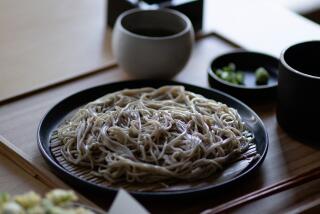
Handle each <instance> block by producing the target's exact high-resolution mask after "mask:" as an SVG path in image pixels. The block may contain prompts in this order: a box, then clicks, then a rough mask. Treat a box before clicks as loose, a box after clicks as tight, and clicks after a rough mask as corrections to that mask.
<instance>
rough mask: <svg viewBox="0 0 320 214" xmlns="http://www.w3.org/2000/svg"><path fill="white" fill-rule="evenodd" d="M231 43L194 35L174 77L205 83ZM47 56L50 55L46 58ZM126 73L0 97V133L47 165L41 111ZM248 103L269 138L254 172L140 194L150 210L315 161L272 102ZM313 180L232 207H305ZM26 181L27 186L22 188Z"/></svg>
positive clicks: (209, 201)
mask: <svg viewBox="0 0 320 214" xmlns="http://www.w3.org/2000/svg"><path fill="white" fill-rule="evenodd" d="M233 49H234V47H233V46H230V44H229V43H226V42H224V41H222V40H220V39H219V38H216V37H213V36H208V37H206V38H203V39H201V40H199V41H197V43H196V44H195V47H194V52H193V54H192V57H191V59H190V62H189V63H188V64H187V66H186V67H185V68H184V69H183V71H182V72H181V73H179V74H178V75H177V76H176V77H175V78H174V80H177V81H181V82H187V83H191V84H194V85H198V86H202V87H209V85H208V82H207V76H206V70H207V67H208V64H209V62H210V60H212V59H213V58H214V57H216V56H217V55H219V54H222V53H225V52H227V51H230V50H233ZM43 60H46V59H43ZM47 60H48V61H50V58H48V59H47ZM128 79H132V77H130V76H128V75H126V74H125V73H124V72H123V71H122V70H121V69H120V68H118V67H112V68H110V69H108V70H104V71H101V72H96V73H93V74H91V75H87V76H85V77H81V78H78V79H75V80H73V81H69V82H67V83H62V84H59V85H56V86H52V87H50V88H47V89H45V90H42V91H38V92H37V93H33V94H30V95H28V96H25V97H22V98H20V99H16V100H12V101H8V102H5V103H3V104H2V105H1V106H0V134H1V135H3V136H4V137H5V138H7V139H8V140H9V141H10V142H11V143H12V144H14V145H15V146H17V147H18V148H19V149H20V150H21V151H22V152H23V153H24V154H26V155H28V157H30V160H31V162H32V163H33V164H35V165H40V166H42V167H46V168H47V165H46V163H45V162H44V160H43V158H42V157H41V155H40V153H39V151H38V149H37V146H36V131H37V126H38V124H39V121H40V120H41V118H42V117H43V115H44V114H45V112H47V111H48V110H49V109H50V108H51V107H52V106H53V105H54V104H55V103H56V102H58V101H60V100H61V99H63V98H64V97H66V96H68V95H70V94H73V93H75V92H77V91H79V90H82V89H86V88H88V87H91V86H96V85H99V84H105V83H109V82H115V81H120V80H128ZM252 107H253V109H254V110H255V111H256V112H257V114H258V115H259V116H260V117H261V118H262V120H263V122H264V124H265V126H266V129H267V131H268V134H269V138H270V147H269V151H268V154H267V157H266V159H265V161H264V163H263V164H262V166H261V167H260V168H259V169H258V170H257V171H256V172H255V173H254V174H252V175H250V176H249V177H247V178H246V179H245V180H242V181H241V182H240V183H238V184H236V185H233V186H230V187H228V188H226V189H225V190H224V191H220V192H216V193H212V194H210V195H206V196H205V197H199V198H192V199H183V200H179V199H177V200H174V201H172V200H171V201H164V200H162V201H151V200H144V201H141V203H142V204H143V205H144V206H145V207H146V208H147V209H149V210H150V211H152V212H154V213H165V212H166V211H168V210H170V211H171V212H174V213H197V212H200V211H203V210H205V209H207V208H210V207H213V206H215V205H218V204H221V203H224V202H227V201H229V200H231V199H234V198H237V197H239V196H241V195H243V194H246V193H249V192H252V191H254V190H257V189H259V188H262V187H265V186H268V185H271V184H273V183H275V182H277V181H280V180H282V179H284V178H287V177H289V176H292V175H296V174H298V173H301V172H303V171H305V170H307V169H311V168H313V167H316V166H319V165H320V161H319V160H320V151H319V148H316V147H315V146H312V145H308V144H303V143H301V142H299V141H296V140H294V139H292V138H291V137H290V136H288V135H287V134H286V133H285V132H284V131H283V130H282V129H281V128H280V127H279V126H278V124H277V121H276V117H275V104H274V103H268V104H264V105H254V106H252ZM1 158H2V157H0V161H1V160H2V159H1ZM12 167H13V166H12ZM9 168H11V166H9ZM1 175H2V174H0V176H1ZM62 179H63V178H62ZM0 182H1V183H0V191H2V190H7V189H6V188H4V186H6V185H7V184H12V183H14V182H15V181H14V180H11V179H10V176H8V177H6V176H2V177H0ZM27 185H28V184H27ZM319 186H320V181H319V179H318V180H316V181H314V182H310V183H308V184H305V185H302V186H300V187H296V188H292V189H290V190H288V191H285V192H281V193H279V194H276V195H273V196H271V197H268V198H266V199H262V200H258V201H256V202H253V203H250V204H248V205H246V206H243V207H240V208H237V209H236V210H234V212H235V213H257V212H258V211H259V212H268V213H271V212H277V213H278V212H283V211H292V210H297V209H300V210H308V209H309V208H310V207H313V209H315V208H314V207H315V205H314V203H313V202H314V201H315V199H319V198H320V188H319ZM31 187H32V186H30V187H29V186H27V187H26V188H31ZM83 194H84V195H85V196H87V197H88V198H89V199H91V200H92V201H94V202H96V203H97V204H98V205H100V206H102V207H104V208H107V207H108V206H109V205H110V203H111V202H112V198H110V197H103V198H101V197H97V196H95V195H92V194H89V193H86V192H83ZM257 209H258V211H257ZM316 209H317V208H316Z"/></svg>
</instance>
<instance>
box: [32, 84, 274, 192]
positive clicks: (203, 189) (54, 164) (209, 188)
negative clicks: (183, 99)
mask: <svg viewBox="0 0 320 214" xmlns="http://www.w3.org/2000/svg"><path fill="white" fill-rule="evenodd" d="M153 81H157V82H158V83H159V82H160V84H161V85H162V83H164V84H163V85H168V84H176V85H182V86H187V87H194V88H198V89H200V90H206V91H208V92H211V93H215V94H219V95H222V96H223V97H227V98H228V99H231V100H232V101H233V102H235V103H238V104H240V105H242V106H243V107H244V108H246V109H247V110H248V111H250V113H251V114H252V115H253V116H254V118H255V119H257V121H258V123H260V124H261V128H262V130H263V132H264V137H265V139H266V141H265V148H264V150H263V152H262V154H260V158H259V160H257V161H256V162H254V163H253V164H252V165H251V166H248V169H246V171H245V172H244V173H240V174H238V175H237V176H235V177H232V178H230V179H228V180H226V181H223V182H221V183H218V184H213V185H208V186H204V187H199V188H194V189H193V188H191V189H186V190H177V191H157V192H152V191H150V192H139V191H128V192H129V193H130V194H132V195H134V196H137V197H162V196H167V197H169V196H182V195H190V194H197V193H202V192H206V191H213V190H214V189H219V188H222V187H224V186H226V185H231V184H232V183H235V182H236V181H238V180H240V179H242V178H243V177H246V176H248V175H249V174H251V173H252V172H254V171H255V170H256V169H258V167H259V166H260V165H261V164H262V163H263V161H264V159H265V157H266V155H267V152H268V148H269V136H268V132H267V130H266V128H265V125H264V123H263V121H262V120H261V118H260V117H259V116H258V115H257V114H256V112H255V111H254V110H253V109H251V108H250V107H249V106H248V105H246V104H245V103H243V102H242V101H240V100H238V99H237V98H235V97H233V96H231V95H229V94H227V93H225V92H222V91H219V90H217V89H212V88H205V87H202V86H197V85H193V84H189V83H185V82H179V81H175V80H147V79H140V80H125V81H115V82H110V83H106V84H100V85H96V86H93V87H88V88H85V89H82V90H80V91H77V92H75V93H72V94H70V95H68V96H66V97H64V98H62V99H61V100H60V101H58V102H57V103H55V104H54V105H53V106H52V107H51V108H50V109H49V110H48V111H47V112H46V113H45V114H44V116H43V117H42V118H41V120H40V122H39V125H38V128H37V145H38V149H39V150H40V153H41V155H42V157H43V158H44V159H45V161H46V162H47V164H48V165H49V166H50V167H51V168H53V170H54V171H55V172H56V173H55V175H56V176H58V175H57V174H64V175H66V176H68V177H69V179H71V178H72V179H75V181H77V182H82V183H84V184H85V185H86V186H91V187H94V188H95V189H99V191H101V192H102V191H103V192H104V193H106V192H108V193H111V194H116V193H117V191H118V190H119V189H120V188H116V187H106V186H102V185H99V184H95V183H91V182H89V181H87V180H85V179H82V178H80V177H77V176H76V175H74V174H72V173H71V172H69V171H68V170H66V169H65V168H64V167H63V166H61V165H60V164H59V163H58V162H57V161H55V160H54V158H51V156H50V154H47V152H46V149H45V146H44V145H43V144H45V143H44V142H41V131H42V129H43V126H44V122H45V120H46V119H47V116H48V115H49V114H50V113H51V112H52V111H53V110H55V109H56V108H57V107H58V106H59V105H61V104H62V103H64V102H65V101H66V100H69V99H71V98H72V97H74V96H76V95H79V94H82V93H84V92H86V91H90V90H94V89H98V88H102V87H105V86H109V87H112V86H113V85H127V84H130V83H131V84H133V83H138V84H139V83H140V84H143V83H146V82H150V86H152V82H153ZM143 87H146V86H143ZM63 182H66V183H68V184H69V181H68V179H67V180H63ZM80 188H81V187H80ZM89 191H90V190H89Z"/></svg>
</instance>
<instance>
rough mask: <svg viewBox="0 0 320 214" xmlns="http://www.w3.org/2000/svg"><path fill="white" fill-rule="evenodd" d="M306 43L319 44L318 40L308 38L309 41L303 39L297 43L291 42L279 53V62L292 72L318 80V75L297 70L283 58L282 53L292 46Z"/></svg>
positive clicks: (319, 78)
mask: <svg viewBox="0 0 320 214" xmlns="http://www.w3.org/2000/svg"><path fill="white" fill-rule="evenodd" d="M307 43H319V44H320V40H310V41H305V42H298V43H295V44H291V45H289V46H287V47H286V48H285V49H284V50H283V51H282V52H281V55H280V62H281V64H282V65H283V66H284V67H286V69H288V70H290V71H291V72H294V73H296V74H298V75H302V76H304V77H307V78H311V79H316V80H320V76H314V75H310V74H306V73H303V72H301V71H298V70H297V69H294V68H293V67H291V66H290V65H289V64H288V63H287V62H286V60H285V57H284V55H285V54H286V52H287V51H288V50H289V49H290V48H292V47H295V46H298V45H304V44H307Z"/></svg>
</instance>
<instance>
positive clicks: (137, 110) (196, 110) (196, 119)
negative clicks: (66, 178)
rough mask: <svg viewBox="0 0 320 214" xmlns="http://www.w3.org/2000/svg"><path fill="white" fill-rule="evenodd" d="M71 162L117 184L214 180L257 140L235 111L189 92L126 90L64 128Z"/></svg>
mask: <svg viewBox="0 0 320 214" xmlns="http://www.w3.org/2000/svg"><path fill="white" fill-rule="evenodd" d="M58 138H59V140H60V141H61V142H62V145H63V146H62V149H61V152H62V154H63V156H64V158H65V159H66V160H67V161H68V162H70V163H72V164H75V165H80V166H86V167H90V168H91V171H92V173H93V174H94V175H95V176H99V177H103V178H104V179H106V181H108V182H109V183H117V182H129V183H152V182H159V181H161V182H163V181H164V182H165V181H166V180H169V179H177V180H179V179H182V180H196V179H201V178H205V177H208V176H210V175H212V174H213V173H215V172H216V171H217V170H220V169H222V168H223V167H224V165H225V164H227V163H228V162H230V160H232V159H234V158H236V157H238V156H239V155H241V153H243V152H245V151H246V150H247V148H248V147H249V145H250V144H251V141H252V139H253V136H252V134H251V133H250V132H249V131H248V130H247V128H246V127H245V124H244V123H243V122H242V121H241V118H240V115H239V114H238V113H237V111H236V110H235V109H233V108H229V107H228V106H227V105H225V104H223V103H220V102H216V101H214V100H210V99H207V98H205V97H203V96H201V95H198V94H195V93H192V92H189V91H186V90H185V89H184V87H182V86H164V87H161V88H159V89H154V88H139V89H126V90H122V91H118V92H115V93H111V94H107V95H105V96H103V97H101V98H99V99H97V100H95V101H93V102H90V103H88V104H87V105H85V106H84V107H82V108H80V109H79V110H78V111H77V112H76V113H75V114H74V116H73V117H72V118H71V119H70V120H69V121H66V122H65V123H64V124H62V125H61V126H60V127H59V128H58Z"/></svg>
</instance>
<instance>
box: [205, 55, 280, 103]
mask: <svg viewBox="0 0 320 214" xmlns="http://www.w3.org/2000/svg"><path fill="white" fill-rule="evenodd" d="M229 63H234V64H235V65H236V70H239V71H242V72H244V73H245V80H244V85H236V84H233V83H229V82H227V81H224V80H222V79H220V78H219V77H218V76H217V75H216V74H215V71H216V69H219V68H222V67H224V66H227V65H228V64H229ZM278 65H279V60H278V59H276V58H275V57H272V56H269V55H266V54H262V53H258V52H249V51H236V52H231V53H227V54H223V55H220V56H218V57H217V58H215V59H214V60H213V61H212V63H211V64H210V66H209V69H208V81H209V84H210V86H211V87H213V88H216V89H219V90H221V91H224V92H226V93H228V94H231V95H233V96H235V97H236V98H238V99H240V100H243V101H252V102H255V101H257V102H261V101H269V100H273V99H275V98H276V91H277V85H278ZM259 67H264V68H265V69H266V70H267V71H268V72H269V75H270V78H269V81H268V83H267V84H266V85H257V84H256V83H255V73H254V72H255V70H256V69H257V68H259Z"/></svg>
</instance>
